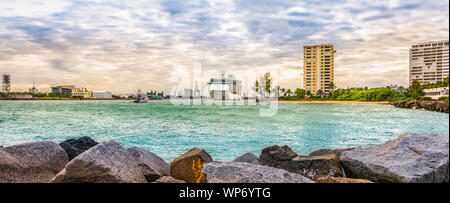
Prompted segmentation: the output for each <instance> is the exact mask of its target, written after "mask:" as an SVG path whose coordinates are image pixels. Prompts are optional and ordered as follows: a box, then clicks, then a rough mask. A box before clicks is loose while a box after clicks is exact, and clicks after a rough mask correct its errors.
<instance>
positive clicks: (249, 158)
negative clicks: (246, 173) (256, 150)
mask: <svg viewBox="0 0 450 203" xmlns="http://www.w3.org/2000/svg"><path fill="white" fill-rule="evenodd" d="M233 162H244V163H249V164H259V158H258V157H257V156H256V155H255V154H253V153H251V152H248V153H245V154H243V155H241V156H239V157H238V158H236V159H234V160H233Z"/></svg>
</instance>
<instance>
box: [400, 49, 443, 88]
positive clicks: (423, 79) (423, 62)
mask: <svg viewBox="0 0 450 203" xmlns="http://www.w3.org/2000/svg"><path fill="white" fill-rule="evenodd" d="M448 57H449V41H448V40H442V41H434V42H426V43H419V44H415V45H413V46H412V47H411V49H410V50H409V84H410V85H411V83H412V81H413V80H418V81H419V82H420V84H421V85H424V84H429V83H436V82H441V81H443V80H444V79H445V78H446V77H448V75H449V73H448V72H449V63H448Z"/></svg>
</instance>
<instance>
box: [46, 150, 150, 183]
mask: <svg viewBox="0 0 450 203" xmlns="http://www.w3.org/2000/svg"><path fill="white" fill-rule="evenodd" d="M138 164H139V163H138V162H137V161H136V159H135V158H134V157H133V156H132V155H131V153H129V152H128V151H127V150H126V149H125V148H123V147H122V146H121V145H120V144H119V143H117V142H115V141H106V142H101V143H99V144H98V145H96V146H94V147H92V148H90V149H89V150H87V151H85V152H83V153H81V154H80V155H78V156H77V157H75V158H74V159H72V161H70V162H69V163H68V164H67V165H66V167H65V168H64V169H63V170H62V171H61V172H59V173H58V174H57V175H56V176H55V177H54V178H52V180H51V181H50V182H52V183H72V182H78V183H147V180H146V179H145V177H144V174H143V172H142V170H141V168H140V167H139V166H138Z"/></svg>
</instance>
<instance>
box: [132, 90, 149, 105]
mask: <svg viewBox="0 0 450 203" xmlns="http://www.w3.org/2000/svg"><path fill="white" fill-rule="evenodd" d="M147 101H148V100H147V96H146V95H145V94H142V93H141V90H138V92H137V94H136V98H135V99H134V101H133V103H147Z"/></svg>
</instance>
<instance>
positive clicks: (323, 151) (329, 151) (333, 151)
mask: <svg viewBox="0 0 450 203" xmlns="http://www.w3.org/2000/svg"><path fill="white" fill-rule="evenodd" d="M354 149H355V147H351V148H344V149H319V150H316V151H313V152H311V153H310V154H309V155H308V156H323V155H327V154H334V155H336V157H337V158H338V159H339V157H340V156H341V154H342V152H345V151H350V150H354Z"/></svg>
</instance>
